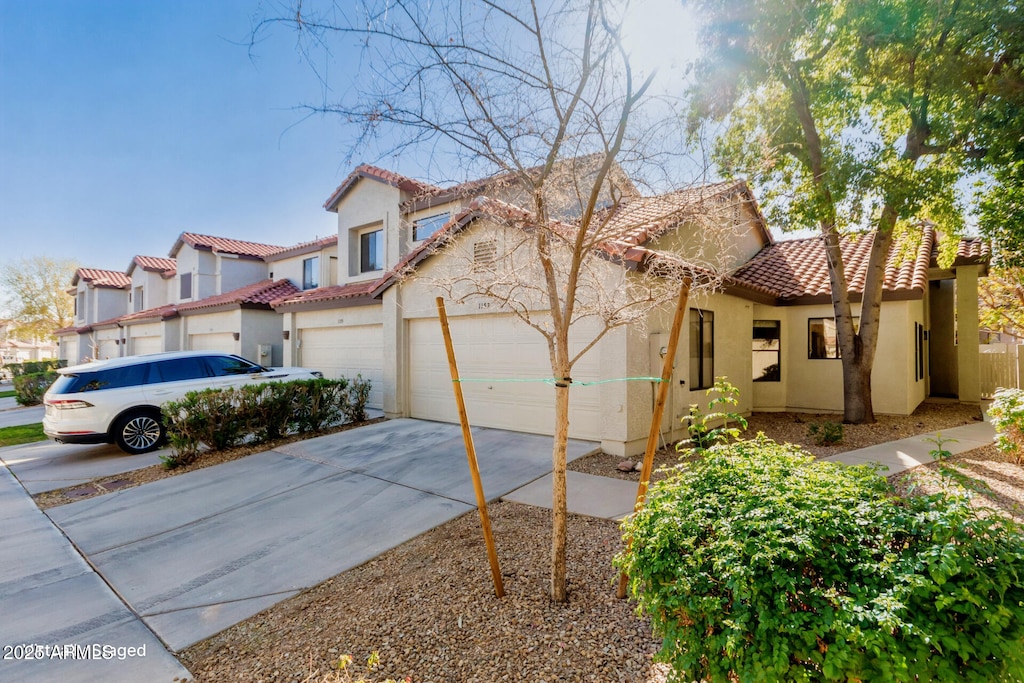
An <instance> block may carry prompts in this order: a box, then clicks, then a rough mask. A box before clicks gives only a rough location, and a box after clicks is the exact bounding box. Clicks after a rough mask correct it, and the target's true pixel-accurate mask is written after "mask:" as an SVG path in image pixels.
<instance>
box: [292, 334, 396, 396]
mask: <svg viewBox="0 0 1024 683" xmlns="http://www.w3.org/2000/svg"><path fill="white" fill-rule="evenodd" d="M382 335H383V328H382V327H381V326H380V325H355V326H351V327H316V328H306V329H302V330H300V331H299V342H300V343H299V364H300V365H301V366H302V367H306V368H310V369H313V370H319V371H320V372H322V373H324V377H328V378H330V379H337V378H339V377H346V378H349V379H355V377H356V375H362V376H363V379H368V380H370V398H369V400H368V401H367V405H369V406H370V407H371V408H383V407H384V389H383V382H384V346H383V336H382Z"/></svg>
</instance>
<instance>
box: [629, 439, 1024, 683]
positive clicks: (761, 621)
mask: <svg viewBox="0 0 1024 683" xmlns="http://www.w3.org/2000/svg"><path fill="white" fill-rule="evenodd" d="M624 532H625V533H626V535H627V536H628V537H631V538H632V544H631V546H630V549H629V550H627V551H625V552H624V553H622V554H621V555H620V556H619V557H618V558H616V564H617V565H618V566H619V567H620V568H621V569H623V570H624V571H625V572H626V573H627V574H628V575H629V577H630V588H631V592H632V594H633V596H634V597H635V598H636V599H637V600H638V602H639V605H640V609H641V610H642V611H643V612H645V613H647V614H648V615H650V618H651V620H652V625H653V629H654V631H655V633H656V634H657V635H659V636H660V637H661V638H662V639H663V641H662V648H661V651H660V652H659V654H658V658H659V660H661V661H665V662H668V663H669V664H670V665H671V667H672V677H671V678H670V680H673V681H692V680H707V681H712V682H725V681H730V682H732V681H952V680H959V681H978V682H979V683H980V682H981V681H986V682H987V681H1001V680H1002V681H1015V680H1020V678H1021V676H1024V582H1022V580H1021V577H1024V536H1022V535H1021V533H1020V529H1019V527H1017V526H1015V525H1013V524H1012V523H1010V522H1008V521H1006V520H1004V519H1002V518H1000V517H996V516H992V517H988V518H980V517H978V516H977V515H976V514H975V513H974V512H973V511H972V509H971V508H970V506H969V504H968V502H967V500H966V499H964V498H959V497H955V496H949V495H946V494H941V495H937V496H928V497H924V496H922V497H915V498H909V499H900V498H895V497H893V496H892V490H891V487H890V486H889V485H888V483H887V482H886V480H885V479H883V478H882V477H881V476H879V475H878V473H877V472H876V471H875V470H874V469H873V468H870V467H868V466H858V467H848V466H844V465H840V464H837V463H828V462H814V459H813V457H812V456H811V455H809V454H807V453H805V452H803V451H801V450H800V449H799V448H798V447H796V446H793V445H789V444H787V445H779V444H776V443H774V442H771V441H768V440H767V439H765V438H764V437H759V438H758V439H757V440H754V441H741V442H738V443H734V444H730V445H728V446H724V445H719V446H715V447H713V448H712V449H711V450H709V451H707V452H706V453H705V454H704V457H702V458H700V459H699V460H697V461H695V462H692V463H688V464H687V463H683V464H680V465H678V466H677V467H675V468H674V469H673V470H672V471H671V473H670V475H669V476H668V477H667V478H666V479H664V480H662V481H659V482H657V483H655V484H653V485H652V487H651V489H650V490H649V492H648V497H647V504H646V506H645V507H644V508H643V509H642V510H641V511H640V512H638V513H637V514H636V515H634V516H633V517H632V518H631V519H630V520H628V521H627V522H626V523H625V524H624Z"/></svg>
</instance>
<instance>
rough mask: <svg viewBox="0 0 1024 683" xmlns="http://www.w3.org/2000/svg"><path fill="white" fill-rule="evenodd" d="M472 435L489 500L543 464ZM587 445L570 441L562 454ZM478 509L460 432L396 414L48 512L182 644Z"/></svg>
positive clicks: (510, 436)
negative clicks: (378, 420)
mask: <svg viewBox="0 0 1024 683" xmlns="http://www.w3.org/2000/svg"><path fill="white" fill-rule="evenodd" d="M473 434H474V440H475V443H476V447H477V452H478V459H479V462H480V469H481V473H482V477H483V483H484V489H485V492H486V496H487V498H488V499H489V500H494V499H496V498H498V497H500V496H502V495H504V494H506V493H508V492H510V491H512V490H514V489H516V488H518V487H520V486H522V485H523V484H525V483H527V482H530V481H532V480H534V479H537V478H538V477H541V476H542V475H544V474H545V473H547V472H549V471H550V469H551V467H550V460H551V437H547V436H536V435H530V434H521V433H516V432H507V431H501V430H495V429H474V430H473ZM596 447H597V444H594V443H589V442H582V441H571V442H570V444H569V457H570V459H574V458H577V457H580V456H582V455H585V454H586V453H589V452H591V451H593V450H594V449H595V448H596ZM136 457H137V456H136ZM474 506H475V500H474V496H473V488H472V483H471V479H470V476H469V471H468V467H467V464H466V455H465V450H464V448H463V444H462V435H461V430H460V428H459V426H458V425H452V424H441V423H434V422H424V421H419V420H407V419H403V420H391V421H387V422H381V423H377V424H373V425H368V426H365V427H360V428H358V429H354V430H349V431H346V432H340V433H337V434H332V435H328V436H323V437H319V438H316V439H310V440H307V441H302V442H296V443H292V444H288V445H285V446H282V447H281V448H279V449H277V450H273V451H269V452H266V453H260V454H257V455H253V456H249V457H247V458H244V459H241V460H236V461H234V462H230V463H225V464H223V465H218V466H216V467H212V468H207V469H204V470H199V471H195V472H189V473H187V474H183V475H180V476H176V477H171V478H168V479H164V480H162V481H158V482H154V483H152V484H147V485H145V486H140V487H137V488H134V489H127V490H124V491H119V492H116V493H112V494H108V495H105V496H100V497H97V498H92V499H89V500H84V501H81V502H78V503H73V504H70V505H65V506H61V507H57V508H52V509H50V510H48V511H47V514H48V515H49V516H50V518H51V519H52V520H53V522H54V523H56V524H57V526H58V527H59V528H60V529H61V530H62V531H63V532H64V533H65V534H66V535H67V537H68V538H69V539H70V540H71V541H72V542H73V543H74V545H75V546H76V547H77V549H78V550H79V551H80V552H81V553H82V554H83V555H84V556H85V557H86V559H87V561H88V562H89V564H91V565H92V566H93V567H94V568H95V569H96V571H97V572H99V574H101V575H102V577H103V578H104V580H105V581H106V582H107V583H108V584H110V586H111V587H112V588H113V589H114V590H115V591H116V592H117V594H118V595H119V596H121V598H122V599H123V600H124V601H125V602H126V603H127V604H128V605H129V606H130V607H131V609H132V610H133V611H134V612H135V613H137V614H138V615H139V616H140V617H141V618H142V620H143V621H144V622H145V623H146V624H147V625H148V626H149V627H150V628H151V629H152V630H153V631H154V632H155V633H156V635H157V636H159V638H160V639H161V640H162V641H163V642H164V643H166V644H167V646H168V647H169V648H170V649H171V650H173V651H179V650H181V649H183V648H185V647H187V646H189V645H191V644H193V643H196V642H198V641H200V640H203V639H204V638H207V637H209V636H211V635H213V634H215V633H217V632H218V631H221V630H223V629H224V628H227V627H228V626H231V625H232V624H235V623H237V622H238V621H241V620H243V619H245V618H247V617H249V616H251V615H253V614H256V613H257V612H259V611H261V610H263V609H265V608H267V607H269V606H271V605H273V604H275V603H277V602H279V601H281V600H284V599H285V598H288V597H290V596H292V595H294V594H296V593H297V592H299V591H300V590H302V589H303V588H307V587H310V586H314V585H316V584H318V583H320V582H322V581H324V580H325V579H327V578H329V577H331V576H333V575H335V574H337V573H339V572H342V571H345V570H346V569H350V568H352V567H355V566H358V565H360V564H362V563H364V562H366V561H367V560H369V559H371V558H373V557H375V556H377V555H379V554H380V553H382V552H384V551H385V550H387V549H389V548H391V547H394V546H397V545H399V544H401V543H403V542H405V541H407V540H409V539H411V538H414V537H415V536H417V535H419V534H421V533H423V532H425V531H427V530H429V529H432V528H434V527H436V526H438V525H440V524H443V523H444V522H446V521H449V520H451V519H453V518H455V517H457V516H459V515H461V514H464V513H465V512H468V511H470V510H472V509H473V508H474Z"/></svg>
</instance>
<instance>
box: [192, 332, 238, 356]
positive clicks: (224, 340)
mask: <svg viewBox="0 0 1024 683" xmlns="http://www.w3.org/2000/svg"><path fill="white" fill-rule="evenodd" d="M188 348H189V349H191V350H192V351H223V352H224V353H234V352H235V338H234V336H232V334H231V333H230V332H211V333H208V334H190V335H189V337H188Z"/></svg>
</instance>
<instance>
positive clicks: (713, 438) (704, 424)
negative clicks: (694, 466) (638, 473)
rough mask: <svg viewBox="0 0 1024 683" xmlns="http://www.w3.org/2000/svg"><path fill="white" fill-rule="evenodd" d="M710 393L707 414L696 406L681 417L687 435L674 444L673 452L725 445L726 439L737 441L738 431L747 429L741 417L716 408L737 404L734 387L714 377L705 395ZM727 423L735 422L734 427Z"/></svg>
mask: <svg viewBox="0 0 1024 683" xmlns="http://www.w3.org/2000/svg"><path fill="white" fill-rule="evenodd" d="M712 394H715V397H714V398H713V399H711V400H710V401H709V402H708V410H709V411H710V412H708V413H707V414H705V413H704V411H702V410H701V409H700V406H698V405H697V404H696V403H694V404H691V405H690V414H689V415H688V416H687V417H685V418H683V419H685V420H686V431H687V432H689V434H690V438H689V439H686V440H685V441H681V442H679V443H678V444H677V445H676V449H677V450H682V449H683V448H687V447H689V448H693V449H694V450H697V451H703V450H705V449H708V448H711V446H713V445H714V444H716V443H725V442H726V441H727V440H728V439H729V438H732V439H738V438H740V432H741V431H743V430H745V429H746V428H747V420H746V419H745V418H744V417H743V416H742V415H740V414H739V413H737V412H734V411H728V412H727V411H725V410H722V409H720V408H719V406H737V405H739V399H738V398H737V396H739V394H740V390H739V389H738V388H736V387H735V386H734V385H733V384H731V383H730V382H729V381H728V380H727V379H726V378H725V377H716V378H715V384H714V386H712V387H711V388H710V389H708V390H707V395H708V396H711V395H712ZM730 420H733V421H735V422H736V425H737V426H734V427H730V426H729V421H730ZM713 425H717V426H713Z"/></svg>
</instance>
